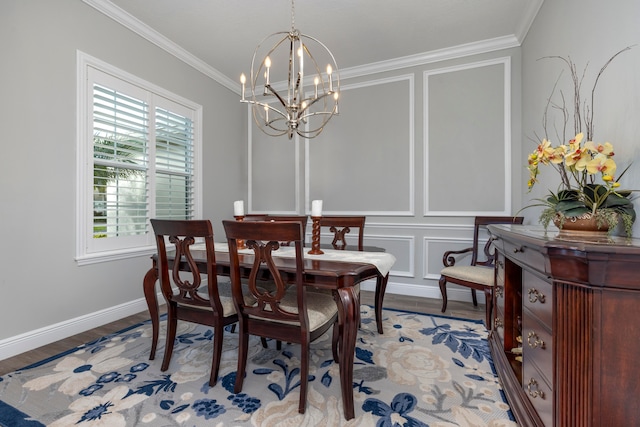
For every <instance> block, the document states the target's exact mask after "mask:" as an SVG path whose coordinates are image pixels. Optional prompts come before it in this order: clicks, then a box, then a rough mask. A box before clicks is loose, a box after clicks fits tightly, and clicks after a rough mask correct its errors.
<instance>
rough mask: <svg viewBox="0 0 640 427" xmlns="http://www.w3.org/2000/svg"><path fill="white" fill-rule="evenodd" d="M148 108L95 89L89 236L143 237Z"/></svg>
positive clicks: (113, 92)
mask: <svg viewBox="0 0 640 427" xmlns="http://www.w3.org/2000/svg"><path fill="white" fill-rule="evenodd" d="M148 109H149V107H148V104H147V103H146V102H145V101H144V100H141V99H137V98H134V97H132V96H129V95H126V94H124V93H121V92H118V91H117V90H114V89H110V88H107V87H104V86H101V85H98V84H94V85H93V159H94V166H93V237H94V238H104V237H107V238H109V237H123V236H135V235H141V234H145V233H146V231H147V224H148V216H149V210H148V185H149V184H148V179H147V176H148V173H147V169H148V167H149V153H148V141H149V112H148Z"/></svg>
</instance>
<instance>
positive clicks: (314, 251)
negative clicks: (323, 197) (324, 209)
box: [307, 215, 324, 255]
mask: <svg viewBox="0 0 640 427" xmlns="http://www.w3.org/2000/svg"><path fill="white" fill-rule="evenodd" d="M321 218H322V217H321V216H313V215H312V216H311V220H312V221H313V228H312V229H311V250H310V251H309V252H307V253H308V254H309V255H322V254H323V253H324V252H322V250H321V249H320V219H321Z"/></svg>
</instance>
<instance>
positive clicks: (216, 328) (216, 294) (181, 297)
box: [151, 219, 238, 387]
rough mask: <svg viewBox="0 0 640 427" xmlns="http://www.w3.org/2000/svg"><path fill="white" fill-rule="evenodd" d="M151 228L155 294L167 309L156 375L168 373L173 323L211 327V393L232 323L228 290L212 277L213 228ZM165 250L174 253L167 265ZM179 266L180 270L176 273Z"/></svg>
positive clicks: (201, 224) (161, 223)
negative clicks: (200, 252) (198, 247)
mask: <svg viewBox="0 0 640 427" xmlns="http://www.w3.org/2000/svg"><path fill="white" fill-rule="evenodd" d="M151 225H152V226H153V230H154V233H155V239H156V246H157V249H158V255H157V256H158V261H157V266H158V278H159V282H160V289H161V291H162V295H163V296H164V299H165V301H166V303H167V335H166V343H165V351H164V357H163V359H162V366H161V368H160V370H161V371H163V372H164V371H166V370H167V369H168V368H169V363H170V362H171V354H172V353H173V347H174V342H175V338H176V328H177V323H178V320H183V321H188V322H193V323H199V324H203V325H207V326H212V327H213V359H212V362H211V374H210V377H209V385H210V386H212V387H213V386H214V385H215V384H216V381H217V379H218V370H219V368H220V357H221V355H222V344H223V337H224V327H225V326H226V325H229V324H233V323H236V322H237V321H238V315H237V312H236V308H235V305H234V304H233V298H232V296H231V284H230V283H229V282H226V281H225V282H222V281H221V282H218V277H217V275H216V258H215V249H214V243H213V227H212V226H211V222H210V221H208V220H160V219H152V220H151ZM196 240H198V241H201V240H204V246H205V251H206V260H207V263H206V271H200V270H199V269H198V267H197V266H196V262H195V261H194V257H193V253H192V245H193V244H194V243H195V242H196ZM167 243H168V244H167ZM167 246H169V248H171V249H173V250H174V251H175V253H174V260H173V261H172V263H171V264H169V261H168V258H169V257H168V255H167V252H170V250H168V249H167ZM180 265H184V266H186V268H179V266H180ZM184 270H188V271H184ZM205 275H206V276H205ZM174 288H175V290H174Z"/></svg>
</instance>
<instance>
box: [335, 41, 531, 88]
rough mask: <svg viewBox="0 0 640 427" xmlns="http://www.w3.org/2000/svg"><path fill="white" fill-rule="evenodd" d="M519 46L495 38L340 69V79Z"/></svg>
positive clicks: (517, 43) (515, 42)
mask: <svg viewBox="0 0 640 427" xmlns="http://www.w3.org/2000/svg"><path fill="white" fill-rule="evenodd" d="M519 46H520V41H519V40H518V38H516V36H514V35H510V36H504V37H497V38H494V39H488V40H481V41H477V42H472V43H467V44H461V45H458V46H453V47H448V48H446V49H438V50H432V51H430V52H424V53H419V54H416V55H409V56H403V57H400V58H394V59H389V60H386V61H380V62H373V63H371V64H366V65H362V66H357V67H351V68H345V69H341V70H340V78H344V79H348V78H352V77H360V76H365V75H369V74H376V73H382V72H386V71H393V70H397V69H401V68H408V67H414V66H417V65H424V64H431V63H435V62H440V61H446V60H450V59H456V58H462V57H466V56H471V55H478V54H482V53H488V52H494V51H497V50H502V49H510V48H513V47H519Z"/></svg>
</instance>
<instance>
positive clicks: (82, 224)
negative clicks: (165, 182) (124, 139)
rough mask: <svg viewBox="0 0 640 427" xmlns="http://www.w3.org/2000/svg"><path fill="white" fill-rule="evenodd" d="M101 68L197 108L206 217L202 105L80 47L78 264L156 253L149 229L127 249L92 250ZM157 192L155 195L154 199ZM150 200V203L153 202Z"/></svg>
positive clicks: (198, 203) (198, 191)
mask: <svg viewBox="0 0 640 427" xmlns="http://www.w3.org/2000/svg"><path fill="white" fill-rule="evenodd" d="M90 67H91V68H95V69H98V70H100V71H102V72H104V73H107V74H111V75H113V76H114V77H117V78H119V79H121V80H124V81H126V82H128V83H131V84H134V85H136V86H139V87H140V88H142V89H144V90H147V91H149V92H153V93H155V94H157V95H159V96H162V97H165V98H167V99H169V100H171V101H173V102H177V103H179V104H182V105H184V106H185V107H186V108H188V109H190V110H193V111H194V112H195V120H194V136H193V138H194V140H193V142H194V147H193V150H194V183H193V185H194V206H193V211H194V217H195V218H202V197H203V190H202V165H203V161H202V106H201V105H198V104H195V103H193V102H192V101H189V100H187V99H185V98H183V97H181V96H178V95H176V94H174V93H171V92H169V91H167V90H165V89H163V88H161V87H159V86H155V85H153V84H151V83H149V82H147V81H145V80H142V79H140V78H138V77H136V76H134V75H132V74H129V73H127V72H125V71H123V70H121V69H119V68H116V67H114V66H112V65H110V64H108V63H106V62H104V61H101V60H99V59H97V58H94V57H92V56H90V55H87V54H86V53H84V52H81V51H79V50H78V51H77V54H76V68H77V90H76V97H77V98H76V108H77V114H76V117H77V123H76V146H77V150H76V164H77V167H76V256H75V260H76V262H77V264H78V265H87V264H95V263H100V262H108V261H115V260H120V259H127V258H133V257H138V256H145V255H151V254H153V253H155V251H156V247H155V243H154V241H153V236H152V233H149V235H148V236H147V237H148V238H147V239H146V243H145V244H144V245H142V246H137V247H133V248H126V249H114V250H108V251H99V252H97V251H96V252H89V250H88V248H89V246H90V245H89V239H92V238H93V237H92V232H91V230H92V229H93V216H92V215H91V212H92V209H91V206H92V203H93V194H92V186H91V185H87V183H90V182H91V181H92V179H93V151H92V150H91V148H92V145H91V144H89V143H88V142H87V141H91V140H92V138H93V136H92V130H93V127H92V125H91V123H92V114H90V113H91V111H92V110H91V108H90V105H89V99H90V97H89V87H88V86H89V85H88V84H87V81H88V74H89V68H90ZM154 197H155V196H153V197H152V198H151V199H154ZM151 202H152V200H150V202H149V203H151Z"/></svg>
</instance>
